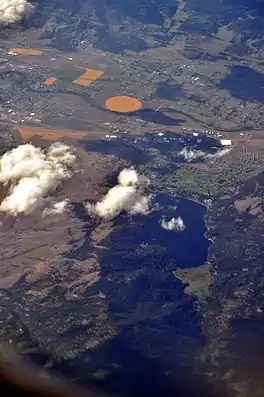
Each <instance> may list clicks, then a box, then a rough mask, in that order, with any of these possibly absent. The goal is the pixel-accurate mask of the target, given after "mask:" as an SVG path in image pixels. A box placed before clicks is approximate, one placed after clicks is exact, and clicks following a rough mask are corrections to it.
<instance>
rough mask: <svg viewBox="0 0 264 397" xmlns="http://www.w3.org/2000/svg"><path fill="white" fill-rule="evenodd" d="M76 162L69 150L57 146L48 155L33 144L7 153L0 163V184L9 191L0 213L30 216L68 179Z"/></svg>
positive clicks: (65, 146)
mask: <svg viewBox="0 0 264 397" xmlns="http://www.w3.org/2000/svg"><path fill="white" fill-rule="evenodd" d="M75 160H76V156H75V154H74V153H73V152H72V150H71V148H70V147H69V146H67V145H65V144H63V143H60V142H57V143H54V144H52V145H51V146H50V147H49V149H48V150H47V152H44V150H42V149H41V148H38V147H35V146H34V145H32V144H25V145H20V146H18V147H17V148H15V149H12V150H10V151H9V152H6V153H5V154H4V155H3V156H2V157H1V159H0V182H1V183H3V184H4V185H6V186H8V188H9V190H8V194H7V196H6V197H5V198H4V199H3V201H2V202H1V204H0V211H2V212H6V213H8V214H10V215H14V216H16V215H18V214H20V213H24V214H30V213H31V212H33V211H34V210H35V209H36V208H37V207H38V206H39V205H42V204H43V203H44V202H45V199H46V197H47V195H48V194H49V193H50V192H52V191H54V190H55V189H56V188H57V187H58V185H59V184H60V183H61V182H62V181H63V180H65V179H68V178H70V177H71V175H72V167H73V164H74V162H75Z"/></svg>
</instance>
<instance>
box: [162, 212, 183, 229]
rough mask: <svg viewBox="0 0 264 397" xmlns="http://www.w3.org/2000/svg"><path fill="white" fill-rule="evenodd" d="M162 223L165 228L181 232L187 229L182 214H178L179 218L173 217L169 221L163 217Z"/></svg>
mask: <svg viewBox="0 0 264 397" xmlns="http://www.w3.org/2000/svg"><path fill="white" fill-rule="evenodd" d="M160 224H161V227H162V228H163V229H165V230H176V231H177V232H180V231H183V230H184V229H185V224H184V222H183V219H182V218H181V217H180V216H178V218H171V220H169V221H166V219H165V218H163V219H161V222H160Z"/></svg>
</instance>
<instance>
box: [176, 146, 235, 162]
mask: <svg viewBox="0 0 264 397" xmlns="http://www.w3.org/2000/svg"><path fill="white" fill-rule="evenodd" d="M231 150H232V149H231V148H226V149H219V150H217V151H216V152H215V153H206V152H204V151H203V150H197V149H191V148H189V147H184V148H183V149H182V150H181V151H180V152H179V153H178V156H180V157H183V158H184V160H186V161H187V162H190V161H194V160H205V161H209V162H213V161H215V160H216V159H218V158H219V157H223V156H225V155H227V154H228V153H229V152H230V151H231Z"/></svg>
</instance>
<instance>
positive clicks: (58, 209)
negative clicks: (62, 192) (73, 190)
mask: <svg viewBox="0 0 264 397" xmlns="http://www.w3.org/2000/svg"><path fill="white" fill-rule="evenodd" d="M69 205H70V200H69V199H65V200H63V201H56V202H54V203H52V206H51V207H47V208H45V209H44V210H43V213H42V215H43V216H49V215H61V214H64V213H65V212H66V211H67V210H68V208H69Z"/></svg>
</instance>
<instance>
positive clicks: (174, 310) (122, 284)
mask: <svg viewBox="0 0 264 397" xmlns="http://www.w3.org/2000/svg"><path fill="white" fill-rule="evenodd" d="M155 201H156V202H158V203H159V205H160V210H159V211H155V212H153V213H152V214H150V215H148V216H139V217H134V218H132V219H129V218H128V217H127V216H123V217H120V218H119V219H118V221H117V224H118V225H117V227H116V229H115V230H114V231H113V232H112V233H111V234H110V236H109V237H108V238H107V239H105V240H104V241H103V245H105V246H107V247H109V249H110V250H109V251H105V250H98V255H99V257H100V264H101V278H100V280H99V282H98V283H97V286H96V288H98V290H100V291H101V292H103V293H104V294H105V296H106V300H107V302H108V304H109V306H108V307H109V308H108V315H109V319H111V321H112V322H113V323H114V324H115V326H116V327H117V329H118V332H117V335H116V336H115V338H114V339H113V340H110V341H108V342H107V343H106V344H105V345H104V346H102V347H101V348H100V349H98V351H97V352H96V353H95V356H96V357H100V358H98V360H99V361H100V362H101V363H104V365H105V364H106V365H107V364H109V363H115V364H117V365H118V369H115V370H114V371H113V373H112V375H110V376H108V377H107V378H106V380H105V382H104V384H105V386H106V387H107V389H112V390H115V391H118V392H125V393H131V394H136V395H142V396H143V395H146V393H147V394H148V393H151V394H152V395H160V393H164V392H166V393H174V392H175V391H176V388H178V387H179V385H180V383H181V377H182V376H183V374H185V375H186V376H187V374H188V376H194V375H193V364H194V357H195V355H196V354H198V353H199V351H200V349H201V348H202V346H203V344H204V338H203V336H202V331H201V318H200V313H199V310H197V306H196V304H195V300H194V298H193V297H191V296H188V295H187V294H185V293H184V287H183V285H182V284H181V282H180V281H178V280H177V279H175V277H174V276H173V274H172V271H173V270H174V269H175V268H177V267H181V268H183V267H194V266H199V265H202V264H204V263H205V262H206V258H207V249H208V245H209V243H208V241H207V240H206V238H205V237H204V233H205V225H204V215H205V207H203V206H202V205H200V204H198V203H195V202H193V201H189V200H186V199H179V198H178V199H177V200H176V199H175V198H170V197H168V196H166V195H159V196H157V197H156V199H155ZM175 205H177V208H176V209H174V208H173V206H175ZM162 216H166V218H167V219H171V217H173V216H174V217H178V216H181V217H182V218H183V220H184V222H185V226H186V229H185V230H184V231H182V232H176V231H166V230H164V229H162V228H161V226H160V223H159V221H160V219H161V217H162ZM179 374H180V375H179ZM185 387H186V384H185Z"/></svg>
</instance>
